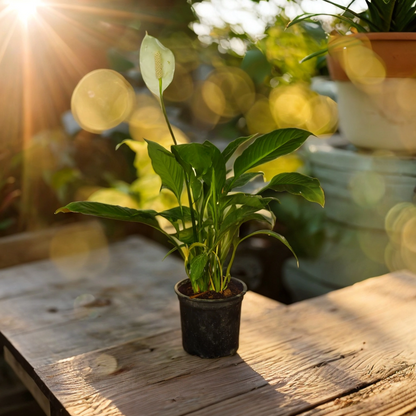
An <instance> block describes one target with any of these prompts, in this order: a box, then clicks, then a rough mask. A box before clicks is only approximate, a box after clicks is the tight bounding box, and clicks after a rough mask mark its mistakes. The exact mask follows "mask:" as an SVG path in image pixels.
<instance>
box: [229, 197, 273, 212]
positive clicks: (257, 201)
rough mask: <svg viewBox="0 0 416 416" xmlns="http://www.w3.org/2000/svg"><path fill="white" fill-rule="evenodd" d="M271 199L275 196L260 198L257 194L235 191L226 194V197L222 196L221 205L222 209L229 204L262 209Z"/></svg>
mask: <svg viewBox="0 0 416 416" xmlns="http://www.w3.org/2000/svg"><path fill="white" fill-rule="evenodd" d="M272 200H275V198H262V197H259V195H251V194H244V193H237V194H233V195H227V196H226V197H224V198H222V199H221V207H222V209H224V208H225V207H228V206H231V205H244V206H247V207H252V208H257V209H263V208H264V207H265V206H267V204H268V203H269V202H271V201H272Z"/></svg>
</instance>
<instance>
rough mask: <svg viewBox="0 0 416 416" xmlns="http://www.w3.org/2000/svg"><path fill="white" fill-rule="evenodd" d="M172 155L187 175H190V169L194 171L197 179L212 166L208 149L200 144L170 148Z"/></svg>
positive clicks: (179, 145)
mask: <svg viewBox="0 0 416 416" xmlns="http://www.w3.org/2000/svg"><path fill="white" fill-rule="evenodd" d="M172 153H173V154H174V155H175V158H176V160H177V161H178V162H179V163H180V164H181V165H182V166H183V167H184V168H185V169H186V171H187V172H188V173H190V168H193V169H195V172H196V175H197V177H201V176H202V175H204V174H205V173H206V172H207V171H208V169H209V168H210V166H211V164H212V161H211V153H210V151H209V149H207V148H206V147H205V146H204V145H202V144H200V143H189V144H178V145H175V146H172ZM181 162H182V163H181Z"/></svg>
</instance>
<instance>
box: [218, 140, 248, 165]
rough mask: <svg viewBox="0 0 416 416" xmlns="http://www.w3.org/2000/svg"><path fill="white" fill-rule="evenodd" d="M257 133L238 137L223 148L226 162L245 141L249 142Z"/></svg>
mask: <svg viewBox="0 0 416 416" xmlns="http://www.w3.org/2000/svg"><path fill="white" fill-rule="evenodd" d="M255 136H256V134H252V135H251V136H246V137H240V138H238V139H235V140H233V141H232V142H231V143H229V144H228V146H227V147H226V148H225V149H224V150H223V152H222V155H223V157H224V160H225V162H228V160H229V159H230V157H231V156H232V155H233V153H234V152H235V151H236V150H237V149H238V148H239V147H240V146H241V145H242V144H243V143H245V142H248V141H249V140H250V139H252V138H253V137H255Z"/></svg>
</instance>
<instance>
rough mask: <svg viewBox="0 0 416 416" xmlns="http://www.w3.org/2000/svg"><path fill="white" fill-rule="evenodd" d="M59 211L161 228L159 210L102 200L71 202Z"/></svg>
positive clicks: (57, 211)
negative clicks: (103, 202)
mask: <svg viewBox="0 0 416 416" xmlns="http://www.w3.org/2000/svg"><path fill="white" fill-rule="evenodd" d="M59 212H64V213H67V212H74V213H77V214H84V215H93V216H94V217H100V218H108V219H110V220H120V221H129V222H140V223H142V224H147V225H150V226H152V227H153V228H156V229H158V230H160V226H159V223H158V222H157V219H156V215H157V212H156V211H154V210H150V209H148V210H144V209H141V210H138V209H132V208H125V207H120V206H118V205H108V204H102V203H101V202H90V201H81V202H71V203H70V204H68V205H66V206H65V207H62V208H59V209H57V210H56V211H55V214H58V213H59Z"/></svg>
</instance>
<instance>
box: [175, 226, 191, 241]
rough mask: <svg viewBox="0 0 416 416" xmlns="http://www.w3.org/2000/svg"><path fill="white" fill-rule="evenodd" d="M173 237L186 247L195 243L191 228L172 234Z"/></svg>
mask: <svg viewBox="0 0 416 416" xmlns="http://www.w3.org/2000/svg"><path fill="white" fill-rule="evenodd" d="M173 237H175V238H177V239H178V240H179V241H181V242H182V243H185V244H188V245H190V244H193V243H195V239H194V233H193V230H192V227H189V228H185V229H183V230H181V231H179V233H176V234H174V235H173Z"/></svg>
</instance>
